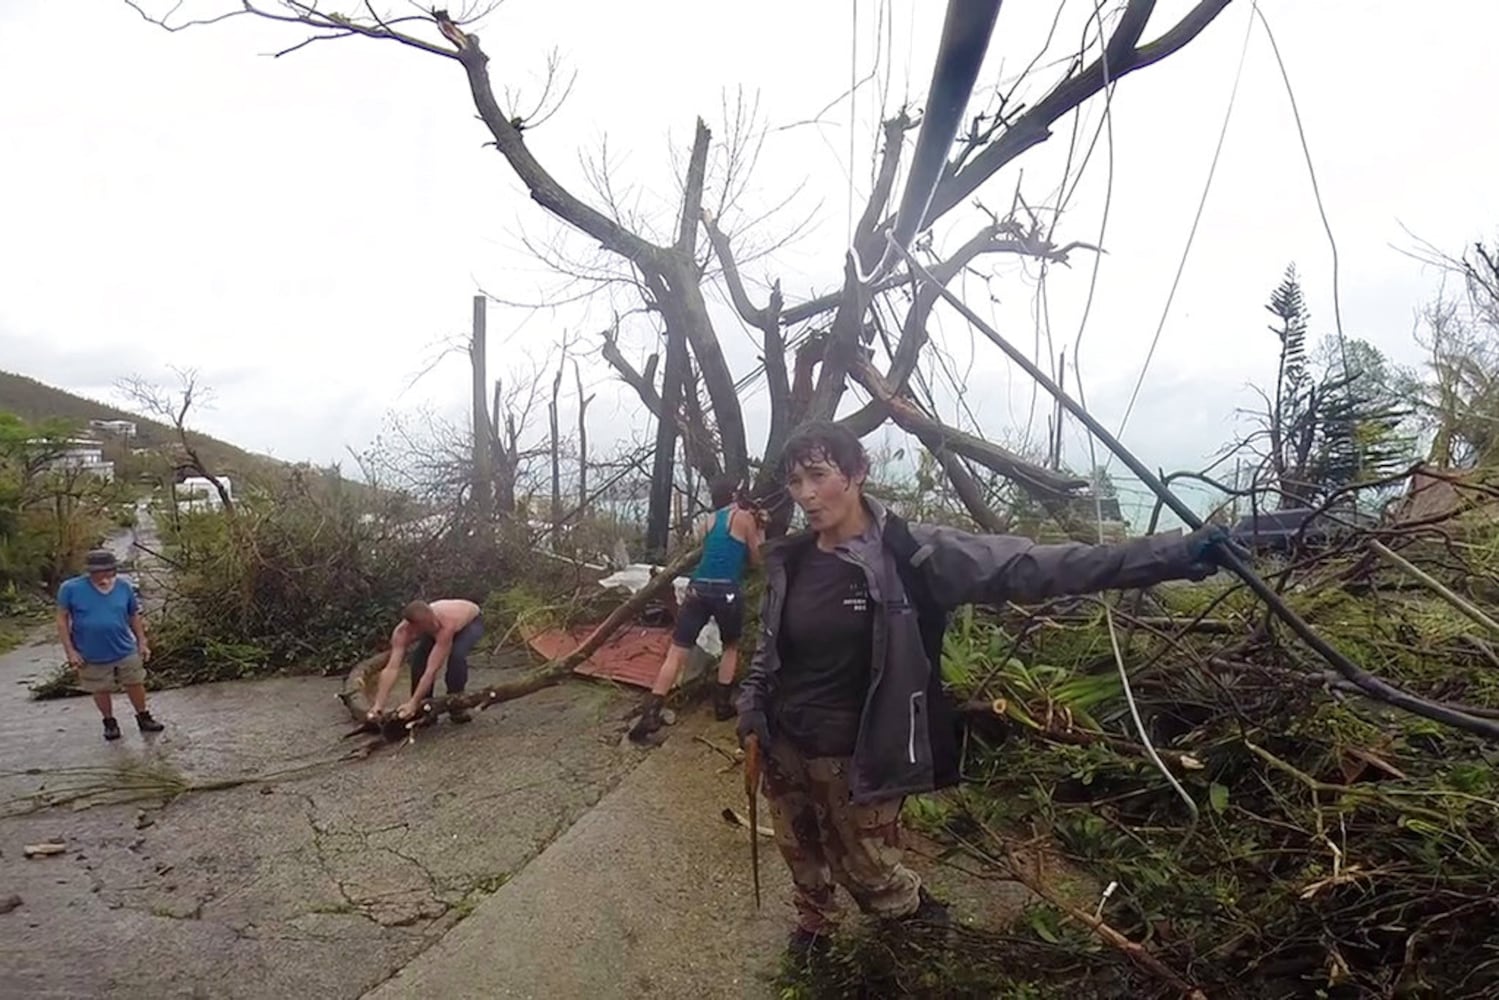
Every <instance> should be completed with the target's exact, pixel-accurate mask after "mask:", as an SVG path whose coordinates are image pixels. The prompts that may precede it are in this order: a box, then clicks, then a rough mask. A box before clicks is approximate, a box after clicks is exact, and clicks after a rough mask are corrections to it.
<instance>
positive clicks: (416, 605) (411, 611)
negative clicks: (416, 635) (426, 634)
mask: <svg viewBox="0 0 1499 1000" xmlns="http://www.w3.org/2000/svg"><path fill="white" fill-rule="evenodd" d="M431 614H432V607H431V605H429V604H428V603H427V602H426V601H421V600H417V601H412V602H410V603H409V604H407V605H406V606H405V607H404V608H402V609H401V618H402V619H403V620H405V621H408V622H411V623H412V624H416V623H417V622H419V621H422V620H424V619H426V618H427V616H429V615H431Z"/></svg>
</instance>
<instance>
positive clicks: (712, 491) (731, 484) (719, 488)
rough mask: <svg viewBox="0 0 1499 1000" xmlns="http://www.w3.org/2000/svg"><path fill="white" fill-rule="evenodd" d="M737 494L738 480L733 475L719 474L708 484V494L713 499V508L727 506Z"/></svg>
mask: <svg viewBox="0 0 1499 1000" xmlns="http://www.w3.org/2000/svg"><path fill="white" fill-rule="evenodd" d="M738 495H739V480H737V479H735V478H734V477H733V476H719V477H718V478H717V479H715V480H713V482H711V483H709V484H708V496H709V497H710V498H711V499H712V501H713V509H714V510H718V509H720V508H722V507H727V506H728V505H729V504H731V503H733V502H734V498H735V497H736V496H738Z"/></svg>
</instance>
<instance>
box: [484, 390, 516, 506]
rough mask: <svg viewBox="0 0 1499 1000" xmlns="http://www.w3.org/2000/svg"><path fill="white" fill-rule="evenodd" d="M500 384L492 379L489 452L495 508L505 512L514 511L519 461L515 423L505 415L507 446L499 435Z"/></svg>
mask: <svg viewBox="0 0 1499 1000" xmlns="http://www.w3.org/2000/svg"><path fill="white" fill-rule="evenodd" d="M500 400H501V384H500V380H499V379H495V380H494V407H493V408H492V413H491V416H490V424H489V435H490V452H491V454H492V456H493V458H494V492H495V498H494V499H495V509H496V510H498V511H500V512H502V513H505V514H513V513H515V473H516V469H517V466H518V464H519V461H520V456H519V455H518V454H517V452H516V441H515V424H514V422H513V421H511V420H510V418H509V416H508V414H507V415H506V423H505V428H506V429H507V430H509V432H510V443H509V445H508V446H507V445H506V443H505V438H504V437H502V436H501V434H500V431H501V426H500V411H501V410H502V409H503V407H502V405H501V402H500Z"/></svg>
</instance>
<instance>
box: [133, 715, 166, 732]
mask: <svg viewBox="0 0 1499 1000" xmlns="http://www.w3.org/2000/svg"><path fill="white" fill-rule="evenodd" d="M135 724H136V725H137V726H139V727H140V730H141V732H143V733H159V732H161V731H162V730H163V729H165V728H167V727H166V726H163V725H162V724H161V723H159V722H157V721H156V720H155V719H153V718H152V717H151V713H150V712H136V713H135Z"/></svg>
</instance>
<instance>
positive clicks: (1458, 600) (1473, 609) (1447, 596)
mask: <svg viewBox="0 0 1499 1000" xmlns="http://www.w3.org/2000/svg"><path fill="white" fill-rule="evenodd" d="M1369 548H1370V549H1371V550H1373V551H1374V552H1375V553H1376V554H1378V555H1379V556H1380V558H1382V559H1384V560H1385V561H1386V562H1388V563H1390V564H1392V565H1394V566H1397V567H1399V568H1400V569H1401V570H1403V571H1404V572H1405V573H1406V574H1407V575H1409V576H1410V577H1411V578H1413V579H1415V580H1417V581H1419V582H1420V583H1422V584H1425V585H1426V587H1427V589H1428V590H1430V591H1431V592H1432V593H1434V594H1436V595H1437V596H1438V597H1440V598H1442V599H1443V600H1445V601H1446V602H1447V603H1448V604H1450V605H1452V606H1453V607H1454V608H1456V609H1457V610H1459V611H1461V612H1462V613H1463V614H1465V615H1467V616H1468V617H1469V618H1470V619H1472V620H1473V621H1475V622H1477V623H1478V624H1480V625H1482V626H1483V627H1484V628H1486V629H1488V630H1489V631H1490V632H1492V633H1493V634H1495V635H1499V622H1496V621H1494V619H1492V618H1490V617H1489V616H1488V615H1486V614H1484V613H1483V612H1482V611H1480V610H1479V609H1478V608H1477V606H1475V605H1474V604H1473V603H1472V602H1470V601H1468V600H1467V599H1466V598H1464V597H1462V596H1461V595H1460V594H1458V593H1457V592H1455V591H1453V590H1452V589H1451V588H1449V587H1447V586H1446V585H1445V584H1443V583H1442V582H1441V581H1440V580H1438V579H1437V578H1436V577H1434V576H1432V575H1431V574H1430V573H1428V572H1426V571H1425V570H1423V569H1421V568H1420V567H1419V566H1417V565H1416V564H1415V563H1413V562H1411V561H1410V560H1409V559H1406V558H1405V557H1404V556H1402V555H1400V554H1398V553H1396V552H1392V551H1390V550H1389V549H1388V548H1386V547H1385V546H1384V545H1383V544H1382V543H1380V542H1376V541H1374V540H1372V539H1371V540H1370V541H1369Z"/></svg>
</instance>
